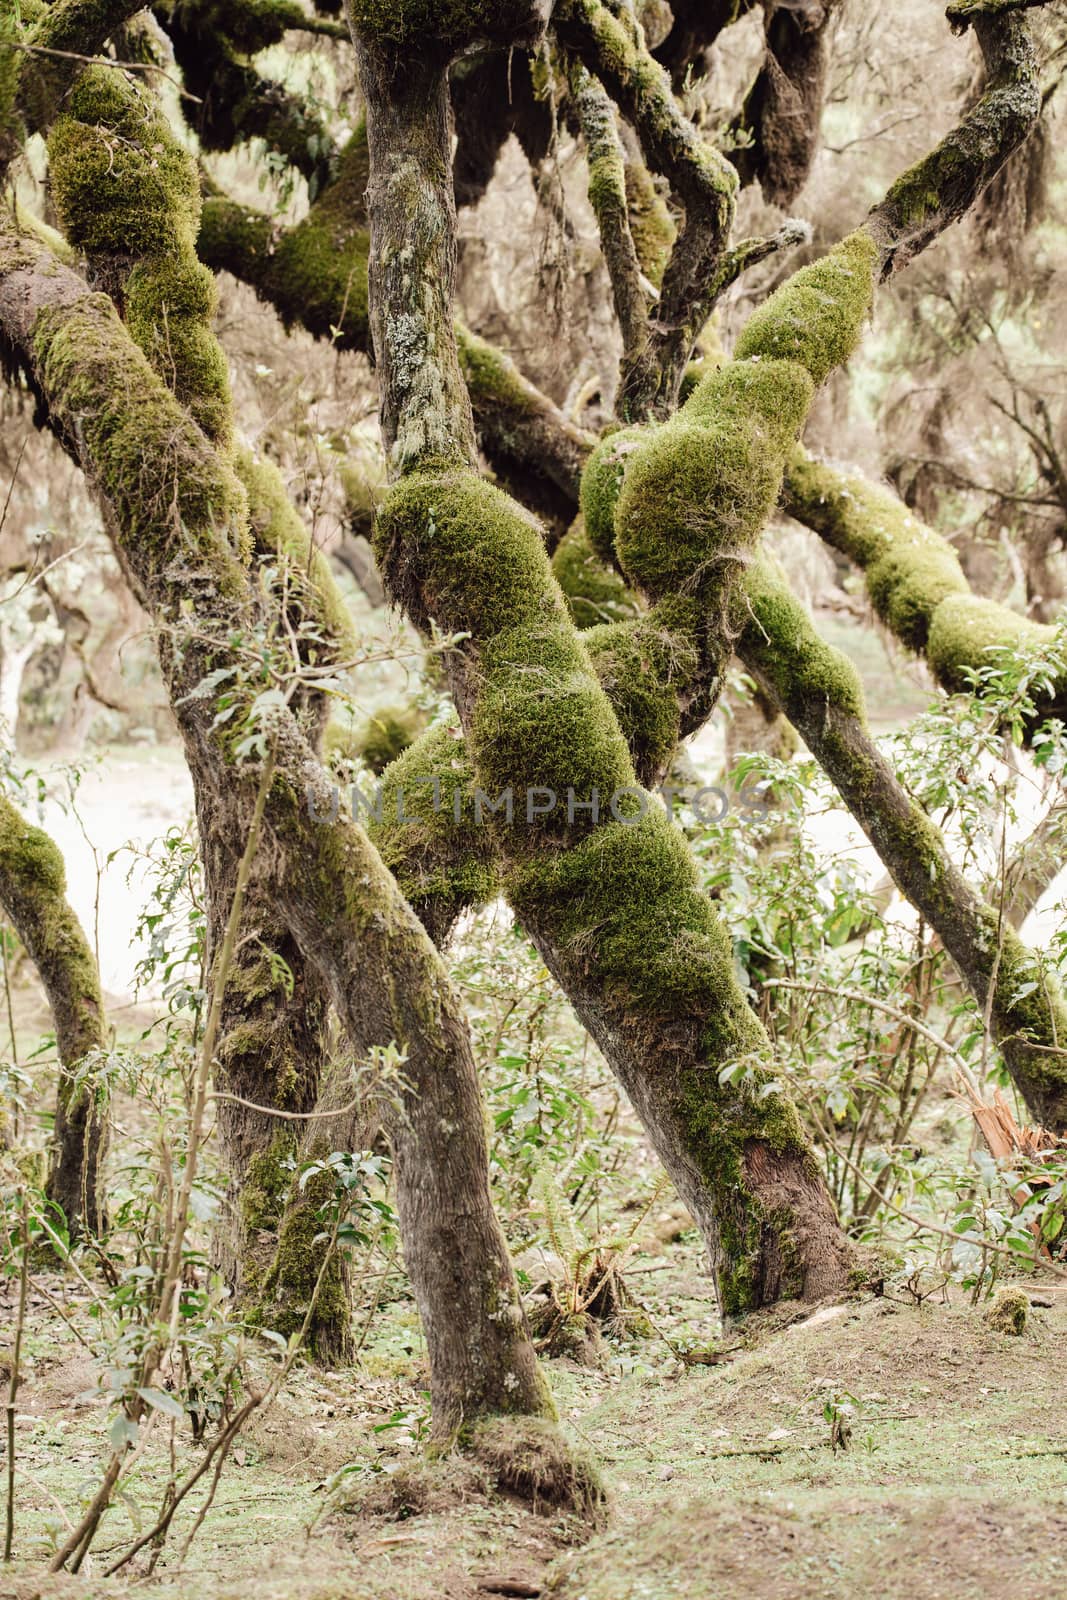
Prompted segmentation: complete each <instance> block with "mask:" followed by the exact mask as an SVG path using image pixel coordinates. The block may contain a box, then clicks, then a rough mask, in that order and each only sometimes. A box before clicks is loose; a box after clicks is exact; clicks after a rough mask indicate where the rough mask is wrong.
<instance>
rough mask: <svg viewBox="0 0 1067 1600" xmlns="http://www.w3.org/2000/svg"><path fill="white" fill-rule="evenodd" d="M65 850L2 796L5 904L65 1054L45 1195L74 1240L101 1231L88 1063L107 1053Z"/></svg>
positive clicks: (102, 1135) (0, 887)
mask: <svg viewBox="0 0 1067 1600" xmlns="http://www.w3.org/2000/svg"><path fill="white" fill-rule="evenodd" d="M66 880H67V875H66V868H65V866H64V863H63V857H62V855H61V854H60V851H59V847H58V846H57V845H56V844H55V843H54V842H53V840H52V839H50V838H49V836H48V835H47V834H46V833H45V832H44V831H43V830H42V829H40V828H35V827H33V826H31V824H30V823H28V822H27V821H26V820H25V818H24V817H22V816H21V815H20V814H19V812H18V811H17V810H16V808H15V807H14V806H13V805H12V804H11V802H10V801H9V800H8V799H7V798H6V797H4V796H0V904H2V905H3V908H4V912H5V913H6V915H7V917H8V918H9V920H10V921H11V924H12V926H13V927H14V929H15V932H16V933H17V934H18V936H19V938H20V939H21V940H22V943H23V945H24V946H25V948H26V951H27V953H28V955H29V957H30V960H31V961H32V962H33V964H34V966H35V967H36V968H37V971H38V973H39V975H40V979H41V982H42V984H43V985H44V990H45V994H46V995H47V996H48V1004H49V1008H50V1009H51V1012H52V1021H53V1025H54V1027H55V1031H56V1049H57V1051H58V1053H59V1087H58V1091H57V1094H56V1115H55V1131H54V1135H53V1140H52V1149H51V1155H50V1160H49V1166H48V1178H47V1193H48V1197H49V1199H50V1200H53V1201H54V1202H55V1204H56V1205H57V1206H59V1207H60V1209H61V1210H62V1212H63V1215H64V1216H65V1217H66V1219H67V1225H68V1227H69V1229H70V1232H71V1234H72V1235H73V1236H75V1237H76V1236H77V1235H78V1234H79V1233H80V1232H82V1231H83V1230H85V1229H88V1231H89V1232H90V1233H99V1232H101V1230H102V1228H103V1226H104V1223H105V1217H106V1213H105V1196H104V1193H103V1189H102V1180H101V1165H102V1162H103V1158H104V1153H105V1151H106V1148H107V1135H108V1118H107V1108H106V1104H105V1103H104V1102H102V1101H101V1100H100V1099H99V1098H98V1096H97V1094H96V1092H95V1089H94V1084H93V1077H92V1073H91V1072H87V1073H85V1074H84V1076H82V1074H81V1068H82V1066H83V1064H84V1063H85V1060H86V1057H88V1056H90V1055H91V1054H92V1053H93V1051H99V1050H102V1049H103V1048H104V1044H105V1032H104V1006H103V1001H102V999H101V995H100V974H99V972H98V970H97V965H96V957H95V956H94V955H93V952H92V949H91V948H90V946H89V941H88V940H87V939H86V937H85V934H84V932H83V931H82V927H81V923H80V922H79V921H78V918H77V917H76V915H75V914H74V912H73V910H72V909H71V906H70V903H69V902H68V900H67V894H66V888H67V881H66Z"/></svg>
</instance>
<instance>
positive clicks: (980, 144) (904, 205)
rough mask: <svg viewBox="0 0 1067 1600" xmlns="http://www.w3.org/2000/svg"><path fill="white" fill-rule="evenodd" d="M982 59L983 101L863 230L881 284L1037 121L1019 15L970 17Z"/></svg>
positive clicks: (956, 212)
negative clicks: (871, 243) (877, 253)
mask: <svg viewBox="0 0 1067 1600" xmlns="http://www.w3.org/2000/svg"><path fill="white" fill-rule="evenodd" d="M970 20H971V24H972V26H973V28H974V32H975V37H976V38H977V40H978V43H979V46H980V48H981V52H982V58H983V62H984V67H985V85H984V88H983V92H982V94H981V95H980V96H979V98H978V99H977V100H976V101H975V103H974V104H973V105H972V106H971V107H970V108H969V109H968V110H967V111H966V112H965V113H964V115H963V116H962V117H961V119H960V121H959V123H958V124H957V126H956V127H955V128H953V129H952V131H951V132H950V133H948V134H946V136H945V138H944V139H942V140H941V142H940V144H938V145H936V146H935V148H934V149H933V150H931V151H930V153H929V154H928V155H926V156H923V157H922V159H921V160H920V161H917V162H916V163H915V165H914V166H913V167H910V168H909V169H908V171H907V172H905V173H903V174H902V175H901V177H899V178H898V179H897V180H896V182H895V183H894V184H893V185H892V186H891V187H890V189H889V191H888V193H887V194H886V196H885V199H884V200H882V201H881V203H880V204H879V205H877V206H875V207H874V209H873V210H872V212H871V214H870V216H869V218H868V220H867V226H868V228H869V229H870V231H871V234H872V236H873V237H874V238H875V239H876V240H877V242H878V245H879V248H880V250H881V252H882V276H883V278H887V277H889V276H890V275H891V274H892V273H894V272H899V271H900V269H901V268H902V267H905V266H906V265H907V264H908V262H909V261H910V260H911V259H912V257H913V256H915V255H917V254H918V252H919V251H920V250H924V249H925V248H926V246H927V245H928V244H930V243H931V241H932V240H934V239H936V238H937V237H938V236H939V234H941V233H943V232H944V231H945V229H946V228H948V227H949V226H950V225H951V224H952V223H953V222H957V221H958V220H959V219H960V217H962V216H963V215H964V214H965V213H966V212H967V211H968V210H969V209H970V207H971V206H972V205H973V204H974V202H975V200H976V199H977V197H978V196H979V195H980V194H981V192H982V190H983V189H984V188H985V187H986V185H987V184H989V183H990V182H991V181H992V179H993V178H994V177H995V176H996V175H997V173H998V172H999V171H1000V169H1001V167H1002V166H1003V165H1004V163H1005V161H1007V159H1008V157H1009V156H1010V155H1011V154H1012V152H1013V151H1014V150H1017V149H1018V148H1019V146H1020V145H1021V144H1022V142H1023V140H1024V139H1025V138H1026V137H1027V135H1028V134H1029V133H1030V132H1031V130H1032V129H1033V127H1034V125H1035V123H1036V122H1037V120H1038V117H1039V116H1040V114H1041V88H1040V82H1039V79H1038V72H1037V62H1036V58H1035V55H1034V50H1033V45H1032V43H1031V40H1030V34H1029V32H1028V29H1027V26H1026V22H1025V20H1024V18H1023V17H1022V16H1020V15H1019V14H1018V10H1017V9H1015V10H1006V9H1005V8H1003V7H1000V6H998V7H997V8H996V9H995V10H982V11H979V10H977V9H975V10H973V11H972V13H971V16H970Z"/></svg>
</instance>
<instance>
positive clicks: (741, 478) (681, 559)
mask: <svg viewBox="0 0 1067 1600" xmlns="http://www.w3.org/2000/svg"><path fill="white" fill-rule="evenodd" d="M811 395H812V384H811V379H810V377H809V376H808V374H807V372H806V371H805V370H804V369H803V368H802V367H800V366H798V365H797V364H796V363H794V362H788V361H773V362H772V361H767V362H761V363H755V362H748V363H740V362H731V363H730V364H729V365H727V366H725V367H723V368H721V369H719V370H717V371H715V372H713V373H712V374H711V375H710V376H709V377H708V378H707V379H705V381H704V382H703V383H702V384H701V385H700V386H699V387H698V389H697V390H696V391H695V392H694V394H693V395H692V396H691V398H690V399H689V400H688V401H687V402H686V405H685V407H684V408H683V410H682V411H681V412H679V414H678V415H677V417H676V418H674V419H673V420H672V421H671V422H669V423H667V424H666V425H665V426H663V427H662V428H659V429H657V430H656V431H655V432H654V433H652V434H650V435H648V436H647V437H646V439H645V440H644V441H643V443H642V445H641V447H640V448H639V449H638V450H637V451H636V452H635V453H634V454H633V455H632V456H631V457H630V459H629V460H628V461H627V463H626V467H625V474H624V477H623V483H622V488H621V491H620V492H619V498H618V503H617V505H616V508H615V528H616V550H617V554H618V558H619V561H620V564H621V565H622V568H623V570H624V572H625V573H626V575H627V577H628V578H629V579H630V580H631V582H633V583H635V584H637V585H638V586H639V587H641V588H642V589H644V590H645V592H646V593H647V594H649V595H651V596H653V598H657V597H659V596H661V595H668V594H677V593H683V592H685V593H705V594H707V595H708V597H709V599H710V598H711V597H712V596H714V595H715V594H717V593H720V592H722V590H723V588H724V585H725V584H726V582H727V581H728V578H729V577H730V575H731V572H732V571H735V570H736V567H737V565H738V564H739V563H740V562H743V560H744V559H745V557H746V554H747V552H748V550H749V549H750V548H751V547H752V546H753V545H754V544H755V542H756V540H757V539H758V538H759V535H760V533H761V532H762V530H763V526H764V523H765V522H766V520H767V517H768V516H769V515H770V513H771V510H772V509H773V507H774V504H775V501H776V500H777V498H778V493H779V489H780V486H781V479H782V470H783V467H784V464H785V458H786V452H787V451H788V450H789V449H790V447H791V446H792V443H793V440H794V438H795V435H796V432H797V429H798V428H799V427H800V426H801V424H802V422H803V419H804V417H805V415H806V414H807V409H808V406H809V405H810V402H811Z"/></svg>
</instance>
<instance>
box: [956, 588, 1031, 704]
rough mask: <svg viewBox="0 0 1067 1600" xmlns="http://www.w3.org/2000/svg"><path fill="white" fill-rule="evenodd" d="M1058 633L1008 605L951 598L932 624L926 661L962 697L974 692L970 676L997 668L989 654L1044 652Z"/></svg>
mask: <svg viewBox="0 0 1067 1600" xmlns="http://www.w3.org/2000/svg"><path fill="white" fill-rule="evenodd" d="M1054 637H1055V629H1054V628H1052V627H1047V626H1045V625H1044V624H1042V623H1040V622H1031V621H1030V620H1029V618H1027V617H1022V616H1020V615H1019V613H1018V612H1017V611H1012V610H1011V608H1010V606H1002V605H999V604H998V603H997V602H996V601H995V600H986V599H984V598H983V597H981V596H979V595H974V594H950V595H949V596H948V597H947V598H946V599H945V600H943V601H942V602H941V604H940V605H939V606H938V608H937V610H936V611H935V613H934V615H933V618H932V620H931V623H930V635H929V639H928V641H927V649H926V658H927V660H928V661H929V663H930V669H931V671H932V672H933V674H934V677H935V678H936V679H937V681H938V682H939V683H940V684H942V685H943V686H944V687H945V688H946V689H949V690H951V691H953V692H960V691H962V690H965V689H967V688H969V687H970V673H972V672H974V671H975V670H977V669H978V668H980V667H991V666H995V665H996V664H997V658H996V656H995V655H991V654H990V652H991V651H993V650H994V649H996V648H997V647H1000V648H1007V649H1012V650H1020V651H1023V650H1033V651H1036V650H1040V649H1043V648H1045V647H1047V646H1048V644H1049V643H1050V641H1051V640H1052V639H1053V638H1054Z"/></svg>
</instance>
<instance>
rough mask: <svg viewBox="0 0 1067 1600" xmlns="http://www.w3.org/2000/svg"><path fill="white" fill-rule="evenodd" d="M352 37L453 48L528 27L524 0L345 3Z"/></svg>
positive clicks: (352, 0)
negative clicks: (360, 36)
mask: <svg viewBox="0 0 1067 1600" xmlns="http://www.w3.org/2000/svg"><path fill="white" fill-rule="evenodd" d="M348 16H349V21H350V23H351V25H352V28H353V29H354V30H355V32H356V33H358V34H362V35H363V37H364V38H366V39H368V40H372V41H373V42H374V43H376V44H378V45H381V46H385V47H387V48H388V47H390V46H398V45H399V46H404V45H412V46H415V45H422V47H423V48H424V49H425V48H426V47H427V46H428V45H430V44H432V43H434V42H436V43H438V44H440V45H444V46H448V47H454V46H458V45H462V44H466V43H469V42H471V41H473V40H474V39H476V38H478V37H479V36H480V35H483V34H484V35H486V36H488V37H494V38H495V37H505V38H506V37H507V35H508V33H509V31H511V30H513V29H515V28H518V27H521V26H522V25H524V24H527V23H528V20H529V16H530V5H529V0H349V4H348Z"/></svg>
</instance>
